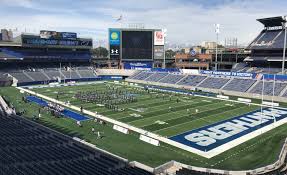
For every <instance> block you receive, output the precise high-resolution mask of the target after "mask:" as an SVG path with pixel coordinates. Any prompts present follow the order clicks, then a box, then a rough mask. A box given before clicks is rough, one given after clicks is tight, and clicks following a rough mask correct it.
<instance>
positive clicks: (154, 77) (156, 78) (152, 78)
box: [145, 72, 168, 82]
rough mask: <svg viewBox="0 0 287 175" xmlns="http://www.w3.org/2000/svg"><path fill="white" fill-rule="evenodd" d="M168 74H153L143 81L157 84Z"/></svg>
mask: <svg viewBox="0 0 287 175" xmlns="http://www.w3.org/2000/svg"><path fill="white" fill-rule="evenodd" d="M167 75H168V73H165V72H164V73H160V72H159V73H154V74H153V75H151V76H149V77H148V78H147V79H145V81H153V82H158V81H159V80H161V79H162V78H163V77H165V76H167Z"/></svg>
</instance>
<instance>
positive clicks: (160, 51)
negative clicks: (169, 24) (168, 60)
mask: <svg viewBox="0 0 287 175" xmlns="http://www.w3.org/2000/svg"><path fill="white" fill-rule="evenodd" d="M153 53H154V59H164V46H154V52H153Z"/></svg>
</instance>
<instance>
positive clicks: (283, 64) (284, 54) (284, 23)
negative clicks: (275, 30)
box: [282, 16, 287, 74]
mask: <svg viewBox="0 0 287 175" xmlns="http://www.w3.org/2000/svg"><path fill="white" fill-rule="evenodd" d="M286 18H287V16H283V23H282V26H283V28H284V45H283V60H282V74H284V70H285V58H286Z"/></svg>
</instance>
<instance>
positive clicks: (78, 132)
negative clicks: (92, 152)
mask: <svg viewBox="0 0 287 175" xmlns="http://www.w3.org/2000/svg"><path fill="white" fill-rule="evenodd" d="M116 86H117V87H118V88H123V89H126V90H130V91H132V92H133V89H132V88H131V87H130V86H120V85H116ZM95 89H98V90H102V91H105V90H106V89H107V88H106V85H104V84H97V85H81V86H70V87H55V88H41V89H33V91H36V92H38V93H41V94H43V95H47V96H49V97H52V98H56V96H57V93H55V92H58V91H60V92H63V93H62V95H61V96H60V97H59V100H61V101H67V100H69V101H70V102H71V104H73V105H77V106H80V105H82V106H83V107H84V109H88V110H90V111H98V112H99V113H100V114H103V115H105V116H107V117H110V118H114V119H116V120H119V121H122V122H125V123H128V124H131V125H134V126H137V127H140V128H143V129H146V130H149V131H153V132H155V133H158V134H160V135H163V136H168V137H169V136H173V135H176V134H179V133H182V132H184V131H188V130H192V129H195V128H198V127H201V126H205V125H209V124H211V123H215V122H217V121H221V120H224V119H227V118H230V117H234V116H236V115H240V114H243V113H247V112H249V111H252V110H254V109H257V108H258V107H257V106H250V107H249V106H247V105H244V104H235V103H234V104H230V102H225V101H220V100H211V99H206V98H201V97H186V96H184V95H175V94H171V93H158V92H155V93H150V94H148V93H146V92H141V94H136V98H137V99H138V100H137V101H136V102H133V103H129V104H121V105H119V106H120V107H121V108H125V109H126V110H124V111H122V112H118V111H112V110H110V109H107V108H105V107H101V106H98V105H97V104H94V103H86V102H81V101H80V100H78V99H75V98H73V96H74V94H75V93H76V92H78V91H93V90H95ZM0 95H3V96H5V98H6V99H7V100H9V101H10V102H11V103H12V104H13V105H14V106H15V107H16V109H17V110H21V109H26V111H27V113H26V114H25V116H27V117H30V118H32V116H33V115H34V114H35V113H36V112H37V111H38V108H39V106H37V105H36V104H30V103H24V102H22V96H23V94H20V93H19V90H17V89H16V88H13V87H7V88H1V89H0ZM163 96H165V97H163ZM178 99H179V101H178V102H177V100H178ZM226 104H229V105H226ZM232 105H233V106H232ZM169 107H172V110H171V111H169ZM140 108H142V109H146V110H144V111H143V112H140V115H142V117H133V116H131V114H134V113H135V110H136V109H140ZM187 109H189V112H188V111H187ZM195 109H198V110H199V112H198V113H195ZM189 113H192V115H191V116H190V115H189ZM158 121H160V122H166V123H167V124H159V123H160V122H158ZM38 122H39V123H41V124H43V125H45V126H48V127H51V128H53V129H56V130H58V131H60V132H63V133H65V134H68V135H71V136H77V137H80V138H82V139H84V140H86V141H88V142H90V143H93V144H95V145H96V146H98V147H99V148H102V149H105V150H107V151H110V152H112V153H114V154H117V155H119V156H122V157H124V158H127V159H129V160H130V161H132V160H136V161H139V162H141V163H144V164H147V165H149V166H152V167H156V166H159V165H161V164H163V163H165V162H167V161H170V160H175V161H178V162H182V163H186V164H189V165H193V166H200V167H210V168H217V169H228V170H247V169H254V168H257V167H261V166H264V165H267V164H270V163H273V162H274V161H276V160H277V158H278V154H279V153H280V150H281V146H282V144H283V142H284V141H285V138H286V137H287V132H286V131H287V127H286V126H287V125H286V124H285V125H282V126H280V127H278V128H276V129H274V130H272V131H269V132H267V133H265V134H263V135H261V136H258V137H256V138H254V139H252V140H249V141H247V142H245V143H243V144H241V145H239V146H237V147H235V148H233V149H231V150H228V151H226V152H224V153H222V154H220V155H218V156H215V157H213V158H211V159H206V158H203V157H200V156H198V155H195V154H192V153H189V152H186V151H183V150H180V149H177V148H175V147H172V146H169V145H166V144H161V146H160V147H155V146H152V145H149V144H147V143H144V142H142V141H140V140H139V139H138V137H139V135H138V134H136V133H132V134H130V135H124V134H121V133H119V132H117V131H114V130H113V129H112V125H110V124H108V126H103V125H99V124H96V123H95V122H94V121H93V120H89V121H85V122H83V123H82V124H83V127H82V128H79V127H78V126H77V125H76V123H75V121H74V120H71V119H68V118H54V117H51V116H50V114H48V113H44V114H43V117H42V118H41V119H40V120H39V121H38ZM92 127H94V128H95V129H96V130H97V131H101V132H104V135H105V137H104V138H103V139H96V136H95V135H94V134H93V133H92V132H91V128H92Z"/></svg>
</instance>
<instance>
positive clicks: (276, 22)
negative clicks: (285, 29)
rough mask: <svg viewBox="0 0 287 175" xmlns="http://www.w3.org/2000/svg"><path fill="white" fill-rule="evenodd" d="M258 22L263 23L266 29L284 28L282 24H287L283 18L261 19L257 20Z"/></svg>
mask: <svg viewBox="0 0 287 175" xmlns="http://www.w3.org/2000/svg"><path fill="white" fill-rule="evenodd" d="M257 21H259V22H261V23H262V24H263V25H264V26H265V27H277V26H282V23H284V22H286V20H285V19H284V17H283V16H276V17H270V18H261V19H257Z"/></svg>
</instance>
